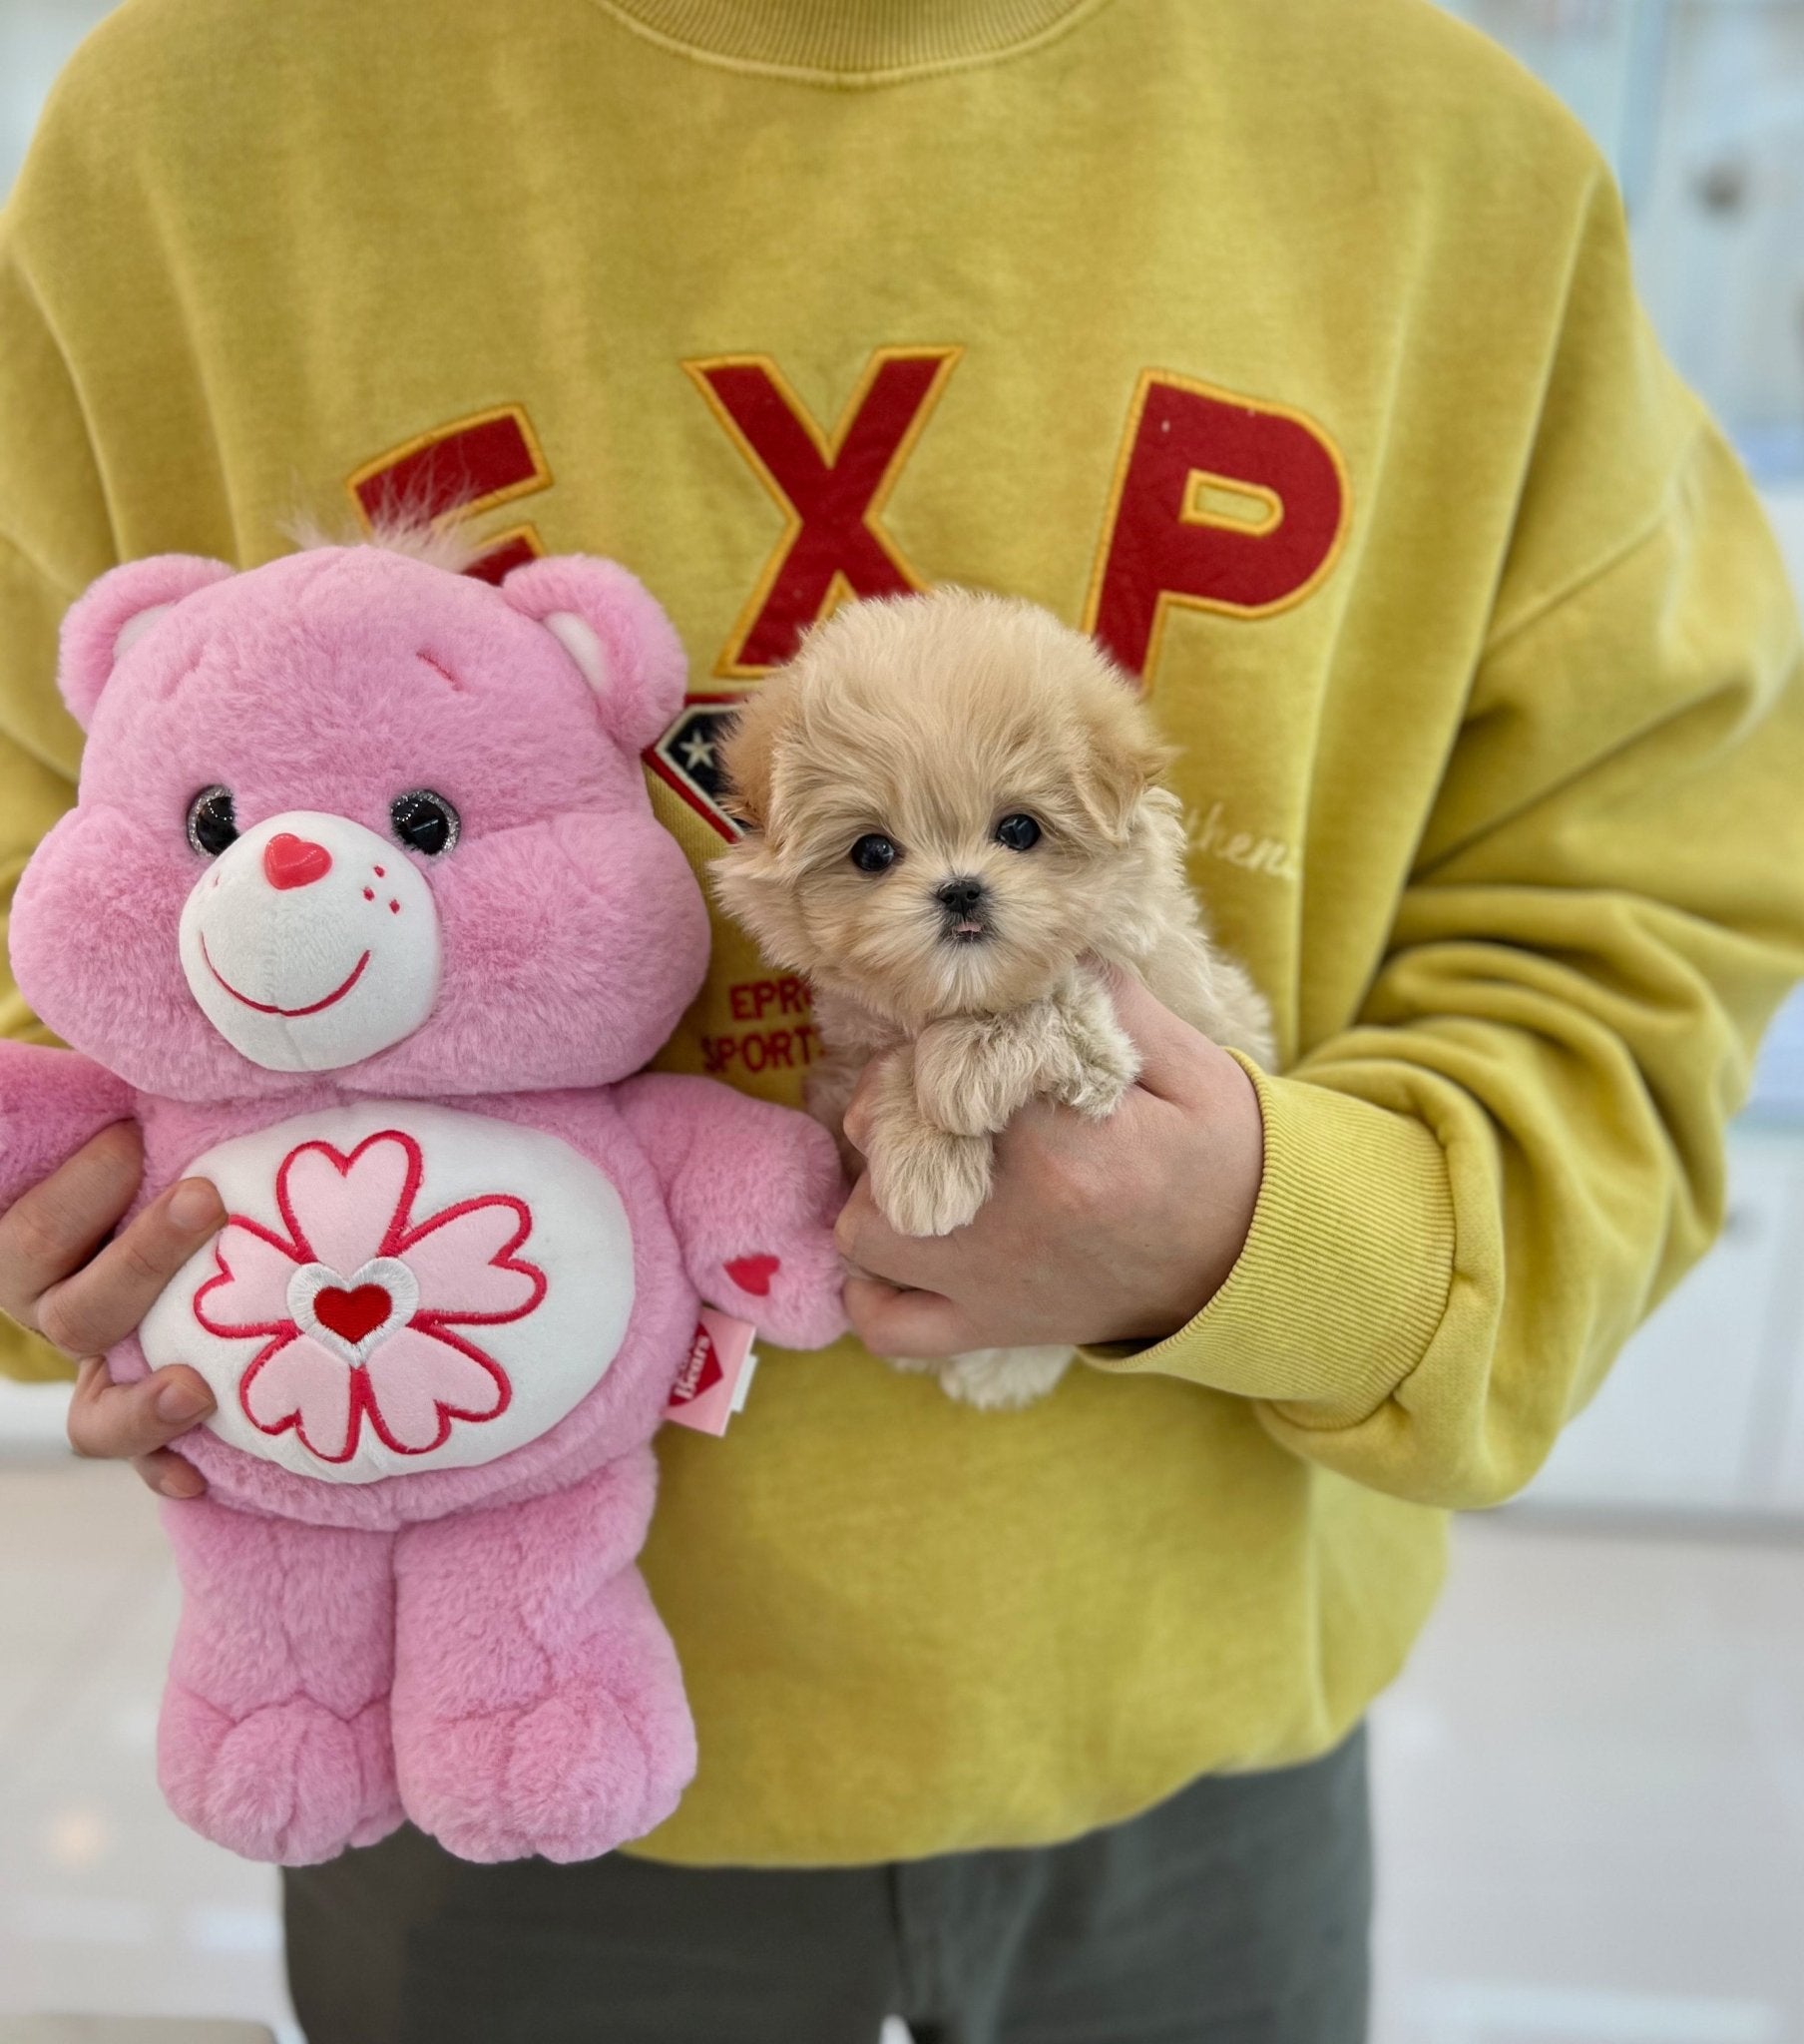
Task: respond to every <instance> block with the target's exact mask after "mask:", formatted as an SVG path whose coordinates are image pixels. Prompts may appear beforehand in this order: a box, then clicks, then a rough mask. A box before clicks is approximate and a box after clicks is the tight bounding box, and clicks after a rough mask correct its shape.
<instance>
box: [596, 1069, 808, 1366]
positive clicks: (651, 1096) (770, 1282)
mask: <svg viewBox="0 0 1804 2044" xmlns="http://www.w3.org/2000/svg"><path fill="white" fill-rule="evenodd" d="M615 1100H616V1103H617V1105H618V1106H619V1108H620V1111H621V1114H622V1116H623V1118H624V1119H625V1121H626V1123H627V1126H628V1128H629V1129H630V1130H631V1131H632V1133H633V1136H634V1138H635V1140H636V1141H637V1142H638V1144H639V1146H640V1148H641V1149H642V1150H643V1151H644V1152H645V1154H646V1156H647V1158H648V1159H649V1160H650V1162H651V1165H652V1168H653V1170H654V1171H655V1172H656V1173H657V1174H658V1177H659V1181H660V1183H661V1184H662V1186H663V1188H664V1196H665V1205H666V1206H667V1208H668V1209H669V1211H670V1216H671V1223H672V1226H673V1227H674V1228H675V1229H676V1231H677V1241H678V1243H679V1244H680V1245H681V1247H682V1256H683V1262H684V1264H685V1265H686V1266H687V1269H688V1274H689V1279H690V1282H691V1283H693V1285H694V1286H695V1289H696V1290H697V1291H699V1292H700V1294H701V1296H702V1298H703V1299H704V1300H705V1301H706V1302H707V1303H708V1304H709V1305H713V1306H718V1307H720V1308H721V1310H722V1311H725V1312H730V1313H737V1314H738V1315H739V1316H740V1317H741V1318H743V1319H747V1320H750V1321H752V1322H753V1323H754V1325H755V1326H756V1327H757V1329H758V1331H759V1332H760V1333H762V1334H765V1335H768V1336H769V1338H770V1339H771V1340H772V1341H776V1342H780V1343H781V1344H782V1345H783V1346H784V1347H787V1348H821V1347H824V1346H825V1345H826V1343H827V1342H829V1341H832V1340H835V1339H837V1337H838V1336H839V1335H841V1334H842V1333H844V1332H845V1326H846V1320H845V1311H844V1307H843V1306H842V1304H841V1302H840V1290H841V1285H842V1282H843V1274H842V1272H841V1269H840V1263H839V1254H838V1252H837V1250H836V1249H835V1248H834V1246H833V1223H834V1222H835V1221H836V1220H837V1219H838V1217H839V1210H840V1208H841V1207H842V1206H843V1205H844V1204H845V1192H846V1189H845V1180H844V1178H843V1177H842V1176H841V1174H840V1169H839V1158H838V1155H837V1153H836V1152H835V1150H834V1148H833V1141H832V1138H831V1137H830V1136H829V1135H828V1134H827V1132H826V1131H825V1130H824V1129H823V1128H821V1127H820V1125H819V1124H818V1123H817V1122H813V1121H810V1120H809V1119H808V1117H807V1116H806V1115H802V1114H797V1113H796V1112H795V1111H794V1110H793V1109H791V1108H787V1107H777V1106H775V1105H774V1104H773V1103H772V1102H770V1101H768V1100H752V1099H748V1098H747V1097H746V1095H744V1094H742V1093H735V1092H733V1091H732V1089H731V1088H730V1087H727V1086H722V1085H721V1084H720V1083H719V1082H718V1081H717V1080H714V1079H696V1078H687V1077H683V1076H680V1075H678V1074H676V1073H669V1072H648V1073H645V1074H643V1075H642V1076H641V1077H639V1078H637V1079H629V1080H628V1081H627V1082H626V1084H625V1085H623V1086H620V1087H618V1088H617V1089H616V1092H615Z"/></svg>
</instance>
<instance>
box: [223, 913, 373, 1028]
mask: <svg viewBox="0 0 1804 2044" xmlns="http://www.w3.org/2000/svg"><path fill="white" fill-rule="evenodd" d="M201 956H202V957H203V958H204V959H206V961H207V969H208V971H209V972H211V973H212V974H213V976H214V978H215V979H217V980H218V981H219V982H220V984H221V985H222V986H223V987H224V988H225V989H226V992H227V993H228V994H229V995H230V996H231V998H232V999H233V1000H234V1001H242V1002H243V1004H244V1006H245V1007H247V1008H254V1009H255V1010H256V1012H257V1013H258V1014H259V1015H286V1016H290V1017H292V1016H295V1015H317V1014H318V1013H319V1011H320V1009H321V1008H329V1007H331V1006H332V1005H333V1003H334V1002H336V1001H341V1000H343V999H344V997H345V995H346V994H348V993H349V992H350V990H351V988H352V987H354V986H355V985H356V984H357V982H358V980H360V979H361V978H362V977H363V968H364V967H365V966H366V965H367V964H368V963H369V953H368V952H367V951H365V952H364V954H363V956H362V957H361V958H359V959H358V960H357V962H356V964H355V965H353V966H352V967H351V971H350V977H349V978H348V979H347V980H345V981H344V982H343V984H342V985H340V986H337V987H334V988H333V990H332V991H331V992H330V993H329V994H327V995H326V997H325V999H324V1000H323V1001H313V1002H310V1003H309V1004H308V1005H307V1006H306V1007H304V1008H278V1007H275V1006H273V1005H272V1004H271V1003H270V1002H268V1001H253V1000H252V999H251V998H250V996H249V995H248V994H241V993H239V992H238V990H237V988H236V987H235V986H233V985H232V983H231V981H230V980H228V979H227V978H226V975H225V974H224V973H223V972H222V971H221V970H220V968H219V967H218V966H217V965H216V964H215V963H214V962H213V958H212V955H211V954H210V953H209V951H208V949H207V936H206V933H205V931H203V933H202V936H201Z"/></svg>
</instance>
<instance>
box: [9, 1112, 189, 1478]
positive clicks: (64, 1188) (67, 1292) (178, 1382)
mask: <svg viewBox="0 0 1804 2044" xmlns="http://www.w3.org/2000/svg"><path fill="white" fill-rule="evenodd" d="M143 1175H144V1146H143V1143H142V1142H141V1140H140V1138H139V1134H138V1131H137V1129H136V1128H134V1127H133V1125H132V1124H131V1123H130V1122H116V1123H115V1124H114V1125H113V1126H112V1127H111V1128H108V1129H103V1130H102V1131H101V1132H100V1134H99V1135H98V1136H96V1137H95V1138H94V1139H93V1141H92V1142H90V1143H87V1144H85V1145H84V1146H83V1147H82V1148H81V1149H80V1150H78V1151H77V1152H76V1153H75V1155H74V1156H73V1157H71V1158H70V1159H69V1161H68V1163H67V1164H65V1165H63V1166H62V1167H61V1168H60V1169H59V1170H57V1171H54V1172H52V1173H51V1175H50V1176H49V1178H47V1179H45V1180H43V1181H42V1183H41V1184H39V1185H36V1186H34V1187H33V1188H32V1189H31V1191H30V1192H28V1193H25V1194H23V1195H22V1196H21V1197H20V1198H19V1199H17V1200H15V1201H14V1202H13V1204H12V1206H10V1207H9V1208H8V1209H7V1210H6V1212H5V1213H4V1214H0V1312H5V1313H7V1314H9V1315H10V1316H11V1317H12V1318H13V1319H15V1320H17V1321H18V1322H19V1323H20V1325H21V1326H25V1327H29V1328H31V1329H32V1330H33V1331H34V1332H35V1333H39V1334H42V1335H43V1336H44V1338H45V1339H46V1340H47V1341H50V1342H52V1343H53V1344H54V1345H55V1346H56V1347H58V1348H60V1349H62V1350H63V1352H64V1353H65V1354H66V1355H69V1356H71V1357H74V1358H77V1359H78V1360H79V1362H80V1370H79V1373H78V1374H77V1377H76V1384H75V1394H74V1396H73V1397H72V1398H71V1400H70V1403H69V1444H70V1446H71V1447H73V1448H74V1450H75V1452H76V1453H77V1454H78V1455H97V1456H105V1457H109V1458H112V1457H118V1458H121V1459H127V1458H129V1459H130V1460H131V1462H132V1465H133V1466H134V1467H135V1468H136V1469H137V1471H138V1473H139V1475H140V1476H142V1477H143V1478H144V1480H145V1482H146V1483H148V1484H149V1485H150V1486H151V1488H152V1489H153V1490H157V1491H161V1492H162V1493H163V1495H164V1496H165V1497H198V1496H200V1494H201V1492H202V1491H204V1490H205V1489H206V1488H207V1484H206V1480H205V1478H203V1476H202V1475H201V1473H200V1471H199V1470H198V1469H196V1468H195V1467H194V1465H193V1464H192V1463H190V1462H185V1461H184V1460H183V1459H182V1457H181V1456H180V1455H176V1454H172V1453H171V1452H170V1450H169V1448H168V1446H167V1443H168V1442H170V1441H172V1440H174V1439H175V1437H176V1436H177V1435H178V1434H182V1433H186V1432H187V1431H188V1430H189V1428H190V1427H191V1426H193V1425H194V1423H195V1421H196V1420H198V1419H200V1418H202V1417H203V1416H204V1415H205V1414H206V1413H208V1412H211V1411H212V1409H213V1403H214V1398H213V1393H212V1392H211V1391H210V1390H209V1389H208V1388H207V1383H206V1380H205V1379H204V1378H203V1377H202V1376H201V1374H200V1373H199V1371H197V1370H192V1369H190V1368H188V1367H187V1365H186V1364H182V1363H176V1364H172V1365H171V1366H169V1367H168V1368H165V1369H160V1370H157V1371H155V1372H153V1374H152V1375H150V1376H148V1377H146V1378H144V1379H143V1380H142V1381H141V1382H139V1383H136V1384H116V1383H114V1382H113V1381H112V1380H111V1379H110V1378H109V1377H108V1375H107V1364H106V1358H105V1354H104V1351H105V1350H106V1349H108V1348H111V1347H112V1346H113V1344H114V1343H115V1342H116V1341H123V1340H124V1339H125V1337H126V1336H127V1335H128V1334H129V1333H131V1331H132V1330H133V1328H134V1327H136V1326H137V1325H138V1322H139V1321H140V1320H141V1319H143V1317H144V1316H145V1314H146V1313H147V1312H148V1311H149V1310H150V1307H151V1305H152V1302H153V1301H154V1300H155V1299H156V1297H157V1294H158V1293H159V1292H160V1291H161V1290H162V1289H163V1287H164V1286H165V1285H166V1284H167V1283H168V1282H169V1280H170V1279H171V1278H173V1277H175V1275H176V1273H177V1272H178V1271H180V1270H181V1268H182V1266H183V1265H184V1264H186V1263H187V1262H188V1260H189V1258H190V1257H192V1256H193V1255H194V1253H195V1252H196V1250H198V1249H199V1248H200V1247H201V1245H202V1244H203V1243H204V1242H206V1241H207V1239H208V1237H209V1236H211V1235H213V1234H214V1233H215V1232H216V1231H217V1230H218V1229H219V1228H220V1226H221V1224H222V1223H223V1222H224V1221H225V1219H226V1209H225V1208H224V1206H222V1205H221V1202H220V1196H219V1194H218V1193H217V1192H215V1190H214V1189H213V1187H212V1186H211V1185H210V1184H209V1183H208V1182H207V1180H206V1179H204V1178H203V1179H182V1180H180V1181H179V1182H178V1183H177V1184H175V1185H173V1186H171V1187H169V1188H168V1189H167V1190H166V1191H165V1192H163V1193H162V1194H160V1195H159V1196H158V1198H157V1199H155V1200H153V1201H152V1202H151V1204H150V1205H149V1206H148V1207H147V1208H146V1209H145V1210H144V1212H143V1213H142V1214H140V1215H138V1216H136V1217H135V1218H134V1220H133V1221H132V1223H131V1225H130V1226H129V1227H128V1228H125V1229H123V1230H122V1231H121V1232H120V1234H119V1235H118V1236H117V1237H115V1238H114V1239H113V1240H112V1241H111V1242H109V1241H108V1240H107V1237H108V1235H109V1233H110V1232H111V1230H112V1229H113V1228H115V1227H116V1226H117V1225H118V1223H119V1220H120V1217H121V1216H122V1215H123V1214H124V1213H125V1211H126V1209H127V1208H128V1207H130V1206H131V1204H132V1202H133V1200H134V1199H135V1198H136V1197H137V1194H138V1185H139V1181H140V1179H141V1178H142V1177H143ZM103 1245H104V1246H103Z"/></svg>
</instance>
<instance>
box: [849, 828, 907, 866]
mask: <svg viewBox="0 0 1804 2044" xmlns="http://www.w3.org/2000/svg"><path fill="white" fill-rule="evenodd" d="M901 855H902V852H901V847H900V846H899V845H896V844H892V843H891V842H890V840H889V839H888V838H887V837H882V836H879V835H878V833H877V832H876V831H874V830H872V831H869V832H867V834H866V835H865V836H863V837H861V838H859V840H858V842H857V843H856V844H854V845H853V846H852V863H853V865H855V866H856V867H857V868H858V870H859V871H860V872H861V873H887V872H888V871H889V869H890V867H891V866H893V865H894V864H895V862H896V860H897V859H898V858H900V857H901Z"/></svg>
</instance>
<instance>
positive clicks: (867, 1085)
mask: <svg viewBox="0 0 1804 2044" xmlns="http://www.w3.org/2000/svg"><path fill="white" fill-rule="evenodd" d="M900 1055H901V1053H900V1052H899V1051H893V1050H892V1051H885V1053H884V1054H883V1056H882V1057H880V1058H871V1059H869V1060H868V1061H867V1063H866V1064H865V1067H864V1070H863V1071H862V1072H860V1073H859V1074H858V1083H857V1085H856V1086H854V1087H853V1088H852V1097H851V1099H850V1100H848V1101H847V1102H846V1111H845V1115H844V1117H843V1119H842V1120H841V1122H840V1127H841V1128H842V1129H843V1130H844V1131H845V1138H846V1141H847V1142H848V1143H850V1144H851V1146H852V1148H853V1149H854V1150H856V1151H857V1152H858V1154H859V1156H860V1157H868V1156H869V1155H870V1146H871V1119H872V1117H873V1115H874V1114H875V1112H876V1106H877V1093H878V1089H879V1087H881V1086H882V1084H883V1082H884V1079H885V1078H886V1077H887V1075H888V1072H889V1068H890V1067H891V1066H892V1065H893V1064H894V1063H895V1061H896V1059H897V1058H898V1057H899V1056H900Z"/></svg>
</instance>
